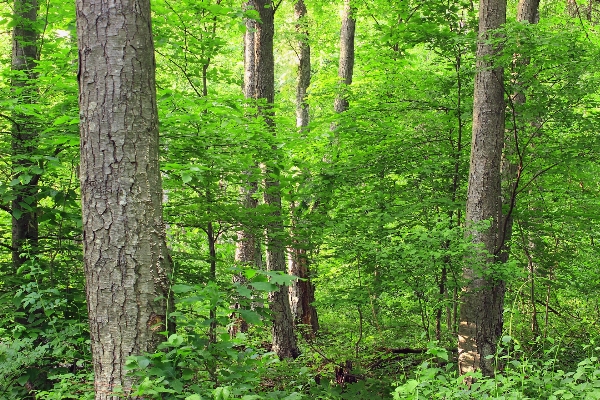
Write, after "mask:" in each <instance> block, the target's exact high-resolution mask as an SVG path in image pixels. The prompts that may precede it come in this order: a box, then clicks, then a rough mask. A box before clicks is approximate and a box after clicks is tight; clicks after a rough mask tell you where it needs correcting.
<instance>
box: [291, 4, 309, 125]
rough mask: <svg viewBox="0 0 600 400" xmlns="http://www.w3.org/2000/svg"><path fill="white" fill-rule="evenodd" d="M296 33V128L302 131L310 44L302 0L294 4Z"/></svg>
mask: <svg viewBox="0 0 600 400" xmlns="http://www.w3.org/2000/svg"><path fill="white" fill-rule="evenodd" d="M294 15H295V17H296V33H297V34H298V84H297V85H296V126H297V127H299V128H301V130H304V129H305V128H306V127H307V126H308V121H309V112H308V103H307V102H306V92H307V90H308V86H309V85H310V44H309V42H308V27H307V24H306V5H305V4H304V0H298V1H296V4H294Z"/></svg>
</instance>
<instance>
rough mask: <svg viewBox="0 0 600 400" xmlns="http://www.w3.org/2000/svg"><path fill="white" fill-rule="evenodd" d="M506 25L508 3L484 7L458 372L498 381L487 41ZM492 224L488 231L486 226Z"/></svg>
mask: <svg viewBox="0 0 600 400" xmlns="http://www.w3.org/2000/svg"><path fill="white" fill-rule="evenodd" d="M504 22H506V0H482V1H481V2H480V4H479V41H478V44H477V72H476V76H475V91H474V105H473V136H472V142H471V161H470V171H469V185H468V193H467V212H466V224H467V229H468V234H469V236H470V238H471V240H472V242H473V244H474V245H475V247H474V253H475V254H473V255H472V256H470V257H469V259H468V260H467V267H466V268H465V270H464V277H465V279H466V280H467V286H466V287H465V288H464V291H463V304H462V307H461V310H460V326H459V332H458V351H459V356H458V357H459V359H458V361H459V370H460V372H461V373H463V374H464V373H466V372H468V371H473V370H476V369H480V370H481V372H482V373H483V374H484V375H493V374H494V370H495V364H494V359H493V357H491V358H489V359H488V357H487V356H493V355H494V354H495V352H496V342H497V340H498V338H499V337H500V335H501V334H502V322H503V321H502V312H503V309H504V291H505V286H504V282H502V281H501V280H499V279H497V278H495V277H494V274H493V272H492V271H490V269H492V268H493V264H494V263H495V262H496V261H497V260H496V256H495V255H496V254H497V253H498V251H497V250H498V246H501V243H500V240H499V236H500V235H499V226H500V221H501V216H502V204H501V197H500V196H501V182H500V164H501V162H500V161H501V155H502V147H503V142H504V125H505V122H504V113H505V111H504V110H505V104H504V77H503V74H504V71H503V69H502V68H500V67H494V66H493V60H492V59H493V57H494V55H495V54H497V52H498V50H499V49H498V48H495V47H493V46H492V45H491V44H490V43H489V42H487V39H488V38H489V36H490V32H489V31H490V30H492V29H496V28H499V27H500V26H501V25H502V24H503V23H504ZM482 224H489V226H486V227H484V226H482Z"/></svg>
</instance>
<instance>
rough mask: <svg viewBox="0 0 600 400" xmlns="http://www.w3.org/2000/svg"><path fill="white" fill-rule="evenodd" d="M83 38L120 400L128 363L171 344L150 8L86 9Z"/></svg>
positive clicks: (92, 299)
mask: <svg viewBox="0 0 600 400" xmlns="http://www.w3.org/2000/svg"><path fill="white" fill-rule="evenodd" d="M77 34H78V40H79V60H80V65H79V90H80V95H79V106H80V110H81V111H80V131H81V177H80V179H81V198H82V200H81V201H82V208H83V230H84V236H83V237H84V240H83V243H84V262H85V275H86V282H87V302H88V312H89V320H90V333H91V341H92V356H93V363H94V372H95V389H96V399H117V398H121V396H119V395H117V394H115V390H116V389H117V388H122V390H123V391H124V392H125V394H127V393H129V392H130V391H131V387H132V384H133V382H132V378H131V377H128V376H126V371H125V370H124V368H123V367H124V365H125V360H126V358H127V357H128V356H130V355H135V354H142V353H144V352H152V351H154V350H155V349H156V346H157V345H158V344H159V343H160V342H161V341H162V340H163V339H164V336H163V335H161V334H160V332H163V331H165V329H166V327H165V325H166V323H165V322H166V318H167V315H166V314H167V303H168V298H169V286H168V278H167V276H168V275H167V273H168V270H169V268H170V257H169V255H168V253H167V248H166V244H165V227H164V224H163V219H162V211H161V198H162V185H161V177H160V170H159V158H158V147H159V143H158V115H157V108H156V90H155V78H154V68H155V64H154V44H153V41H152V31H151V14H150V1H149V0H117V1H113V0H111V1H109V0H77Z"/></svg>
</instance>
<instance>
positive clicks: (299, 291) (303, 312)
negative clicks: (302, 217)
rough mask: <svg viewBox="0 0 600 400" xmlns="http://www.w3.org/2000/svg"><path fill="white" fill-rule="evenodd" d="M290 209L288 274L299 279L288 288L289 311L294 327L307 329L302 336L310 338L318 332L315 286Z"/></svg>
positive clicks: (292, 209) (291, 206)
mask: <svg viewBox="0 0 600 400" xmlns="http://www.w3.org/2000/svg"><path fill="white" fill-rule="evenodd" d="M290 208H291V211H292V229H291V236H292V245H291V247H290V248H289V251H288V255H289V257H288V274H290V275H294V276H297V277H298V278H300V279H298V280H296V281H294V282H292V284H291V285H290V288H289V292H290V293H289V295H290V309H291V311H292V316H293V317H294V321H295V323H296V325H298V324H302V325H306V326H308V327H309V330H303V331H302V332H303V334H304V335H306V336H308V337H312V336H314V334H315V333H317V331H318V330H319V320H318V317H317V309H316V308H315V306H314V305H313V303H314V301H315V286H314V285H313V284H312V282H311V280H310V271H309V265H310V263H309V259H308V254H307V252H306V248H303V246H302V244H301V241H300V239H299V238H298V237H296V235H295V233H296V232H297V231H298V225H297V221H296V220H295V218H294V215H293V212H294V209H295V204H294V203H293V202H292V204H291V205H290Z"/></svg>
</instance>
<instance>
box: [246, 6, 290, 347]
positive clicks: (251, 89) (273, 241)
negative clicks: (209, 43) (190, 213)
mask: <svg viewBox="0 0 600 400" xmlns="http://www.w3.org/2000/svg"><path fill="white" fill-rule="evenodd" d="M248 5H249V6H252V7H253V8H255V9H256V10H257V11H258V13H259V15H260V21H261V23H260V24H256V26H255V31H254V38H253V44H254V53H253V54H250V55H249V57H247V58H246V62H250V61H252V60H253V61H254V68H252V66H246V71H247V72H246V76H245V78H248V79H250V80H249V81H245V83H244V86H245V88H246V90H247V92H246V94H249V93H250V94H253V95H254V97H255V98H256V99H264V100H265V103H263V104H262V105H261V106H259V113H260V114H261V115H262V117H263V118H264V119H265V122H266V124H267V127H268V129H270V130H271V132H272V133H273V134H275V122H274V120H273V102H274V97H275V72H274V70H275V60H274V56H273V36H274V34H275V25H274V17H275V9H274V8H273V3H272V2H271V0H251V1H250V2H249V3H248ZM246 52H248V50H246ZM271 150H272V151H271V152H270V153H271V157H269V162H268V164H265V165H264V167H263V172H264V176H265V180H264V195H263V201H264V202H265V204H266V205H267V206H269V208H270V209H271V213H270V215H269V221H268V222H267V227H266V240H265V244H266V248H267V263H266V264H267V270H268V271H282V272H285V271H286V262H285V243H284V242H285V241H284V236H285V231H284V229H283V220H282V215H281V194H280V187H279V180H278V179H277V178H276V175H277V172H276V171H277V170H278V168H275V167H274V165H275V166H276V165H277V163H278V162H277V158H278V152H277V149H276V148H275V147H273V148H272V149H271ZM269 308H270V310H271V315H272V318H273V351H275V352H276V353H277V355H278V356H279V357H280V358H296V357H297V356H298V355H299V351H298V347H297V345H296V335H295V332H294V321H293V317H292V313H291V310H290V302H289V297H288V288H287V287H286V286H280V287H279V288H278V289H277V290H276V291H273V292H270V293H269Z"/></svg>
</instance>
